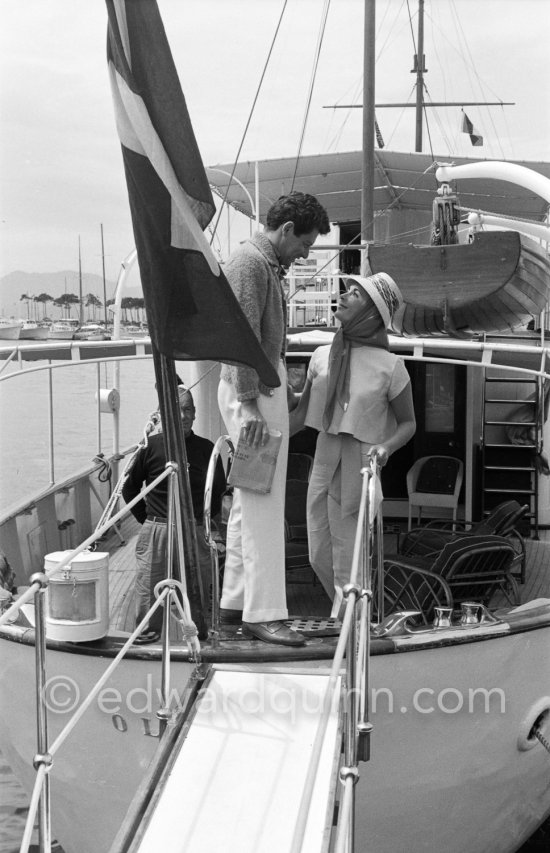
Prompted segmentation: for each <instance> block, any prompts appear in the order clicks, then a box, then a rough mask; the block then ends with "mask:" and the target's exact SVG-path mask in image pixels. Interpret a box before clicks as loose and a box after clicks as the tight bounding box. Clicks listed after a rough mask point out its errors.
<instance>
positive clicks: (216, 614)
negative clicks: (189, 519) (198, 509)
mask: <svg viewBox="0 0 550 853" xmlns="http://www.w3.org/2000/svg"><path fill="white" fill-rule="evenodd" d="M224 447H225V448H227V450H228V451H229V458H230V460H232V459H233V455H234V452H235V448H234V446H233V442H232V441H231V439H230V437H229V436H228V435H221V436H220V437H219V438H218V439H217V440H216V442H215V443H214V447H213V449H212V453H211V456H210V462H209V463H208V470H207V472H206V483H205V487H204V536H205V540H206V544H207V545H208V547H209V548H210V560H211V567H212V575H211V581H212V619H211V627H210V630H209V636H210V639H211V641H212V645H213V646H214V648H217V647H218V645H219V641H220V566H219V552H218V546H217V544H216V541H215V539H214V537H213V534H212V491H213V487H214V476H215V473H216V466H217V464H218V459H219V458H220V456H221V453H222V450H223V448H224Z"/></svg>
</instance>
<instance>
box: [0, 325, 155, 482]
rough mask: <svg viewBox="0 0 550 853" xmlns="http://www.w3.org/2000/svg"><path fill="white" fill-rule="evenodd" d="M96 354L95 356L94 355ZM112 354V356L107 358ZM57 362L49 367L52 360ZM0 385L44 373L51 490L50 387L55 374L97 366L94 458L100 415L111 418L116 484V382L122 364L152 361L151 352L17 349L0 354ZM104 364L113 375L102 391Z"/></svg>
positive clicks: (92, 346) (110, 345)
mask: <svg viewBox="0 0 550 853" xmlns="http://www.w3.org/2000/svg"><path fill="white" fill-rule="evenodd" d="M96 353H97V355H96ZM110 353H112V354H110ZM38 358H43V359H44V360H46V359H48V363H47V364H43V363H41V364H37V363H36V360H38ZM52 358H57V359H60V360H59V361H58V362H56V363H52V361H51V359H52ZM0 359H3V364H2V365H1V366H0V383H1V382H7V381H10V380H14V379H15V378H16V377H20V376H21V375H29V374H31V373H44V372H45V373H47V377H48V394H47V424H48V426H47V446H48V451H47V455H48V477H49V485H50V486H53V485H55V483H56V480H57V472H56V453H55V443H56V432H55V414H56V409H55V395H54V387H53V375H54V371H58V370H66V369H75V368H79V367H82V366H83V365H94V364H95V365H96V378H95V423H96V435H97V439H96V447H97V455H98V456H101V455H103V454H104V438H103V430H102V417H101V416H102V414H110V415H111V416H112V465H113V469H114V478H115V481H116V480H117V479H118V468H117V465H118V460H119V456H120V431H121V423H120V391H119V387H118V386H119V381H118V380H117V378H116V377H117V375H118V368H119V365H120V363H121V362H125V361H135V360H139V359H148V360H150V359H151V354H150V352H147V351H146V348H145V346H144V345H143V344H141V345H139V344H136V343H135V342H131V341H94V342H86V344H85V346H84V345H83V342H76V341H68V342H66V343H63V342H57V343H55V344H44V345H43V346H42V345H39V346H16V347H13V348H12V347H10V348H9V349H7V348H5V349H2V350H0ZM27 359H29V360H32V361H31V364H32V366H28V365H27V364H26V363H25V362H26V360H27ZM105 364H113V365H114V369H115V373H114V376H113V383H112V387H110V388H105V387H104V385H105V382H102V376H101V368H102V366H103V365H105ZM9 365H11V366H14V365H17V368H18V369H17V370H14V371H12V372H8V371H7V368H8V366H9Z"/></svg>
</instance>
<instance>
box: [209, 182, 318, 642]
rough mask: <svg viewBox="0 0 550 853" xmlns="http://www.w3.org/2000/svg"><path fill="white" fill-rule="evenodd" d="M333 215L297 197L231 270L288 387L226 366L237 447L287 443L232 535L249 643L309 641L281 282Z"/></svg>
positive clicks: (234, 618) (229, 618)
mask: <svg viewBox="0 0 550 853" xmlns="http://www.w3.org/2000/svg"><path fill="white" fill-rule="evenodd" d="M329 230H330V224H329V220H328V216H327V213H326V211H325V209H324V208H323V207H322V205H321V204H319V202H318V201H317V199H316V198H315V197H314V196H311V195H307V194H304V193H299V192H293V193H290V194H289V195H287V196H281V197H280V198H279V199H278V200H277V201H276V202H275V204H273V205H272V207H271V208H270V209H269V211H268V213H267V218H266V228H265V230H264V231H263V232H258V233H256V234H254V235H253V236H252V237H251V238H250V240H246V241H245V242H244V243H243V244H241V245H240V246H239V248H238V249H237V250H236V251H235V252H233V254H232V255H231V257H230V258H229V260H228V262H227V264H226V265H225V267H224V272H225V275H226V277H227V279H228V281H229V283H230V285H231V287H232V289H233V291H234V292H235V295H236V297H237V299H238V300H239V303H240V305H241V308H242V310H243V311H244V313H245V315H246V317H247V319H248V321H249V323H250V325H251V326H252V328H253V329H254V332H255V334H256V336H257V337H258V340H259V341H260V343H261V345H262V347H263V349H264V351H265V353H266V355H267V357H268V358H269V360H270V361H271V363H272V364H273V366H274V367H275V369H276V370H277V371H278V374H279V378H280V380H281V385H280V386H279V387H278V388H268V387H267V386H265V385H263V384H262V383H261V382H260V380H259V377H258V374H257V373H256V371H255V370H253V369H252V368H250V367H244V366H231V365H225V364H224V365H223V367H222V372H221V378H220V385H219V390H218V403H219V406H220V411H221V413H222V416H223V419H224V421H225V425H226V428H227V430H228V432H229V435H230V437H231V439H232V441H233V442H234V443H235V444H236V443H237V440H238V438H239V435H240V434H241V430H242V431H243V434H244V436H245V437H246V441H247V442H248V444H250V445H253V446H255V447H260V446H262V445H265V444H266V442H267V440H268V438H269V430H280V432H281V433H282V442H281V446H280V449H279V455H278V458H277V464H276V468H275V474H274V479H273V484H272V486H271V491H270V492H269V494H266V495H263V494H258V493H256V492H252V491H249V490H246V489H239V488H235V490H234V497H233V506H232V509H231V514H230V517H229V523H228V530H227V546H226V562H225V572H224V581H223V591H222V598H221V618H222V622H226V623H232V622H233V623H236V622H240V621H241V620H242V623H243V633H244V634H245V636H249V637H256V638H257V639H259V640H263V641H264V642H268V643H279V644H281V645H287V646H299V645H302V644H303V643H304V638H303V637H302V636H301V635H300V634H298V633H296V631H292V630H291V629H289V628H288V627H287V626H286V625H285V623H284V621H283V620H285V619H286V618H287V617H288V610H287V606H286V588H285V540H284V500H285V480H286V465H287V454H288V437H289V425H288V399H289V398H290V397H289V396H288V397H287V394H288V385H287V378H286V368H285V360H284V359H285V348H286V303H285V297H284V292H283V288H282V283H281V278H282V277H284V275H285V270H286V268H287V267H288V266H289V265H290V264H291V263H292V262H293V261H295V260H296V259H297V258H307V257H308V254H309V250H310V249H311V247H312V246H313V244H314V243H315V240H316V239H317V237H318V236H319V234H327V233H328V232H329Z"/></svg>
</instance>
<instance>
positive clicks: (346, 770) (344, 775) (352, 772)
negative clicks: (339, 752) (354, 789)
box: [340, 766, 359, 785]
mask: <svg viewBox="0 0 550 853" xmlns="http://www.w3.org/2000/svg"><path fill="white" fill-rule="evenodd" d="M350 776H351V777H352V778H353V784H354V785H355V784H356V782H357V780H358V779H359V770H358V769H357V767H345V766H344V767H340V781H341V782H345V781H346V779H348V778H349V777H350Z"/></svg>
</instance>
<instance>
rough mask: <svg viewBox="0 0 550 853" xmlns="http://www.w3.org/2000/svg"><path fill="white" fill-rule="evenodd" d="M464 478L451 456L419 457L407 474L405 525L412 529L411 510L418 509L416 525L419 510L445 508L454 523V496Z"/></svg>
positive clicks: (456, 462)
mask: <svg viewBox="0 0 550 853" xmlns="http://www.w3.org/2000/svg"><path fill="white" fill-rule="evenodd" d="M463 476H464V463H463V462H462V461H461V460H460V459H455V457H454V456H422V457H421V458H420V459H417V460H416V462H415V463H414V465H413V466H412V467H411V468H410V469H409V470H408V472H407V494H408V499H409V523H408V527H407V529H408V530H410V529H411V527H412V511H413V507H416V508H417V510H418V523H420V519H421V516H422V508H423V507H438V508H440V507H446V508H448V509H450V510H451V511H452V517H453V523H454V522H456V513H457V508H458V496H459V494H460V488H461V486H462V478H463Z"/></svg>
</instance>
